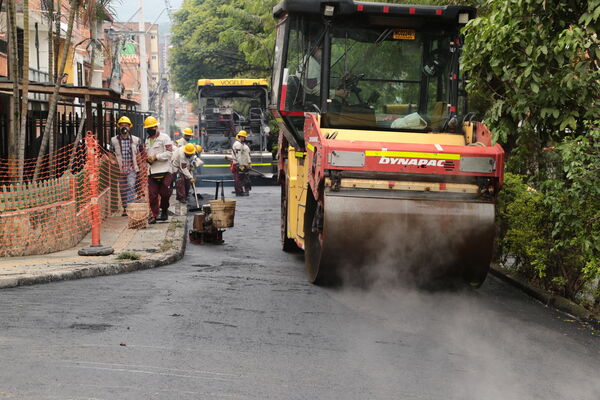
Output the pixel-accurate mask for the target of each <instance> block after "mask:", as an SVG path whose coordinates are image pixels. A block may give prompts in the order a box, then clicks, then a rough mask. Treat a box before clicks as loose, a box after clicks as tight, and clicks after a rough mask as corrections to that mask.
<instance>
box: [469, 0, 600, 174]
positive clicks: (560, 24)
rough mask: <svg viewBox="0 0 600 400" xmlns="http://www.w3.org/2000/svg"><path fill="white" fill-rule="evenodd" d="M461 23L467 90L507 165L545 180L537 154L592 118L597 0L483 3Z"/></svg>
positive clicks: (595, 109)
mask: <svg viewBox="0 0 600 400" xmlns="http://www.w3.org/2000/svg"><path fill="white" fill-rule="evenodd" d="M488 3H489V14H488V15H487V16H484V17H482V18H478V19H476V20H473V21H471V22H470V23H469V25H468V26H467V29H466V47H465V51H464V56H463V66H464V68H465V70H466V72H467V73H468V74H469V79H470V82H469V84H468V85H467V89H468V90H469V92H470V93H471V94H472V95H474V96H475V97H476V98H480V99H483V100H484V102H485V104H487V105H489V109H487V110H485V120H486V122H487V123H488V124H489V125H490V127H491V128H492V131H493V132H494V135H495V137H496V139H497V140H499V141H500V142H501V143H502V144H503V145H504V147H505V149H506V150H507V151H508V152H509V154H511V155H512V157H511V159H510V161H509V167H510V168H511V169H512V170H513V171H517V172H521V173H530V174H538V173H540V172H542V173H541V174H540V175H539V178H545V177H546V174H545V173H543V172H544V170H545V169H546V162H547V157H545V155H544V152H543V151H542V150H543V148H544V147H546V146H548V145H549V144H553V143H556V142H559V141H560V140H561V139H562V138H563V137H565V136H572V135H575V134H584V133H585V131H586V124H585V123H586V121H592V120H594V119H598V118H599V117H600V107H599V106H600V96H598V93H600V84H599V82H600V69H599V63H600V48H599V45H600V38H599V37H598V36H597V27H598V22H600V21H599V18H600V0H589V1H582V0H555V1H546V0H514V1H510V2H507V1H498V0H496V1H490V2H488Z"/></svg>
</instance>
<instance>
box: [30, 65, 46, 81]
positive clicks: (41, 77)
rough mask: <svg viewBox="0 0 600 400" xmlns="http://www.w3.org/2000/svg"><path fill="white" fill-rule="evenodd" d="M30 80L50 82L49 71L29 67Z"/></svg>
mask: <svg viewBox="0 0 600 400" xmlns="http://www.w3.org/2000/svg"><path fill="white" fill-rule="evenodd" d="M29 81H31V82H43V83H46V82H49V81H50V80H49V79H48V73H47V72H44V71H39V70H37V69H33V68H29Z"/></svg>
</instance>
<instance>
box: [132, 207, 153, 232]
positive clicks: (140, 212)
mask: <svg viewBox="0 0 600 400" xmlns="http://www.w3.org/2000/svg"><path fill="white" fill-rule="evenodd" d="M148 208H149V207H148V203H129V204H128V205H127V216H128V217H129V220H128V224H127V227H128V228H129V229H143V228H145V227H146V225H147V224H148V213H149V212H148Z"/></svg>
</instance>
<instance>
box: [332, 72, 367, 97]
mask: <svg viewBox="0 0 600 400" xmlns="http://www.w3.org/2000/svg"><path fill="white" fill-rule="evenodd" d="M364 77H365V74H358V75H354V74H352V73H350V72H349V73H346V74H345V75H344V76H342V77H341V78H340V84H339V85H338V90H348V91H350V92H352V93H354V95H355V96H356V98H357V99H358V103H359V104H364V101H363V99H362V97H361V95H360V88H359V87H358V82H360V81H361V80H362V79H363V78H364ZM347 98H348V96H346V97H344V98H342V104H344V105H349V103H348V100H347Z"/></svg>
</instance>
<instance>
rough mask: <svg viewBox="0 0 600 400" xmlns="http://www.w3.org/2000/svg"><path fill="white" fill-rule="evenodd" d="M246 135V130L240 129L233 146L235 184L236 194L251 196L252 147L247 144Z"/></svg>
mask: <svg viewBox="0 0 600 400" xmlns="http://www.w3.org/2000/svg"><path fill="white" fill-rule="evenodd" d="M246 136H247V133H246V131H239V132H238V134H237V135H236V137H235V138H236V140H235V142H234V143H233V146H232V148H231V151H232V156H233V157H232V162H233V165H232V170H233V182H234V183H233V184H234V186H235V195H236V196H249V195H250V190H251V189H252V185H251V184H250V175H249V174H250V169H251V168H252V160H251V159H250V147H248V145H247V144H246Z"/></svg>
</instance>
